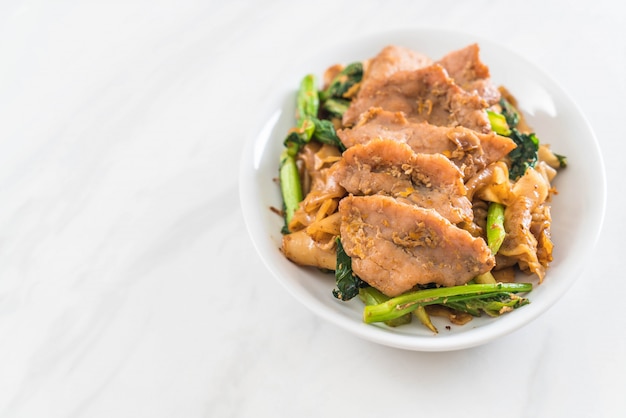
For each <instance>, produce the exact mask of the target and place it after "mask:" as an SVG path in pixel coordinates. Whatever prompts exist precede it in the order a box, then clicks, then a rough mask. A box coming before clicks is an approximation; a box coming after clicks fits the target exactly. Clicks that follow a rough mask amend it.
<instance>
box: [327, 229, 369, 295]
mask: <svg viewBox="0 0 626 418" xmlns="http://www.w3.org/2000/svg"><path fill="white" fill-rule="evenodd" d="M336 242H337V268H336V269H335V282H336V284H337V289H333V296H335V297H336V298H337V299H341V300H344V301H345V300H350V299H352V298H353V297H355V296H356V295H358V294H359V288H362V287H365V286H367V284H366V283H365V282H364V281H363V280H361V279H359V278H358V277H357V276H356V275H355V274H354V272H353V271H352V259H351V258H350V256H349V255H348V254H346V252H345V250H344V249H343V245H341V240H340V239H339V237H337V239H336Z"/></svg>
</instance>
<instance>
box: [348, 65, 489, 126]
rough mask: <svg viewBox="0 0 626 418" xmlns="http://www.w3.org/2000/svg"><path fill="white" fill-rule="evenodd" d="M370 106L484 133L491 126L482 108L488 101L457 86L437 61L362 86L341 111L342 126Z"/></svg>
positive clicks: (418, 119)
mask: <svg viewBox="0 0 626 418" xmlns="http://www.w3.org/2000/svg"><path fill="white" fill-rule="evenodd" d="M372 107H380V108H382V109H384V110H389V111H392V112H398V111H399V112H403V113H404V114H405V115H406V117H407V118H408V119H409V120H411V121H415V122H424V121H425V122H429V123H431V124H433V125H439V126H465V127H467V128H470V129H473V130H475V131H478V132H484V133H488V132H489V131H490V130H491V126H490V124H489V119H488V118H487V114H486V112H485V109H486V107H487V103H486V102H485V101H484V100H483V99H482V98H480V97H479V96H478V95H476V94H470V93H468V92H466V91H465V90H463V89H461V88H460V87H459V86H457V85H456V84H455V83H454V80H453V79H452V78H450V77H448V74H447V72H446V70H444V68H443V67H442V66H441V65H438V64H434V65H430V66H428V67H424V68H421V69H418V70H415V71H399V72H396V73H394V74H392V75H391V76H389V77H387V78H385V79H380V80H378V79H377V80H372V81H371V82H370V83H368V84H367V85H364V86H361V89H360V90H359V92H358V94H357V96H356V98H355V99H354V100H353V101H352V102H351V104H350V107H349V108H348V110H347V111H346V112H345V113H344V115H343V124H344V126H352V125H354V124H355V123H357V121H358V120H359V117H360V116H361V114H363V113H364V112H366V111H368V110H369V109H370V108H372Z"/></svg>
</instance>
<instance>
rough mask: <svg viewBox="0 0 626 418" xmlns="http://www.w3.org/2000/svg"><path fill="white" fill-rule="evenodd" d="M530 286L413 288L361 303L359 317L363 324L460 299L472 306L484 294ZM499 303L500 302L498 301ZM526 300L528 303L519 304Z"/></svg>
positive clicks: (510, 291) (522, 288)
mask: <svg viewBox="0 0 626 418" xmlns="http://www.w3.org/2000/svg"><path fill="white" fill-rule="evenodd" d="M532 287H533V285H532V284H531V283H495V284H470V285H463V286H452V287H439V288H435V289H424V290H417V291H414V292H408V293H405V294H402V295H400V296H397V297H395V298H391V299H389V300H388V301H386V302H383V303H380V304H378V305H369V306H365V308H364V310H363V320H364V321H365V322H366V323H372V322H384V321H389V320H391V319H394V318H398V317H401V316H402V315H405V314H407V313H409V312H412V311H414V310H415V309H417V307H418V306H427V305H445V306H450V304H451V303H454V302H463V303H464V304H465V305H466V306H471V307H473V306H474V305H471V304H470V303H469V302H470V301H472V300H478V299H483V298H485V297H488V296H502V295H509V297H511V294H513V293H521V292H530V291H531V290H532ZM511 298H512V297H511ZM496 302H497V301H496ZM500 303H504V302H502V301H501V300H500ZM526 303H528V302H527V301H526V302H524V303H523V304H526ZM485 306H487V305H485ZM519 306H522V303H517V304H513V306H510V308H511V309H515V308H517V307H519ZM487 308H488V309H489V312H490V313H494V312H495V308H494V306H491V305H489V306H487ZM468 309H469V308H468ZM505 311H507V310H506V309H505V310H502V309H501V313H505Z"/></svg>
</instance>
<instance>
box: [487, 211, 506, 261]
mask: <svg viewBox="0 0 626 418" xmlns="http://www.w3.org/2000/svg"><path fill="white" fill-rule="evenodd" d="M485 229H486V230H487V245H488V246H489V249H490V250H491V253H492V254H493V255H496V254H497V253H498V250H499V249H500V246H501V245H502V242H503V241H504V237H505V236H506V231H505V230H504V205H502V204H501V203H496V202H491V203H489V207H488V208H487V226H486V228H485Z"/></svg>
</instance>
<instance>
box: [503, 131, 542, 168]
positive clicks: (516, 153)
mask: <svg viewBox="0 0 626 418" xmlns="http://www.w3.org/2000/svg"><path fill="white" fill-rule="evenodd" d="M510 138H511V139H512V140H513V141H514V142H515V143H516V144H517V148H515V149H513V150H511V152H509V158H510V159H511V168H510V169H509V178H510V179H511V180H516V179H518V178H519V177H521V176H523V175H524V173H526V170H527V169H528V168H529V167H534V166H535V164H537V160H538V158H539V157H538V152H539V138H537V136H536V135H535V134H534V133H530V134H523V133H521V132H520V131H518V130H517V129H515V128H512V129H511V136H510Z"/></svg>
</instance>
